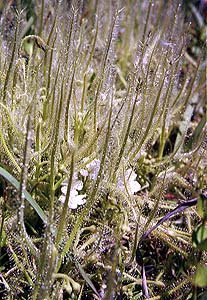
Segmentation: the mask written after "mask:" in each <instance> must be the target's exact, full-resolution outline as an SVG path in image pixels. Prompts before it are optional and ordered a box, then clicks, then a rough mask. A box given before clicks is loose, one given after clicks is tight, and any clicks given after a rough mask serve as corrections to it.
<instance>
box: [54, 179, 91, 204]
mask: <svg viewBox="0 0 207 300" xmlns="http://www.w3.org/2000/svg"><path fill="white" fill-rule="evenodd" d="M73 181H74V182H73V183H72V186H71V190H70V197H69V202H68V207H69V208H71V209H76V208H77V207H78V205H83V204H85V203H86V194H83V195H79V194H78V192H79V191H81V190H82V189H83V182H82V181H81V180H78V179H77V174H74V176H73ZM67 188H68V182H67V181H65V182H63V184H62V187H61V192H62V195H61V196H60V198H59V200H60V201H61V202H62V203H64V202H65V197H66V193H67Z"/></svg>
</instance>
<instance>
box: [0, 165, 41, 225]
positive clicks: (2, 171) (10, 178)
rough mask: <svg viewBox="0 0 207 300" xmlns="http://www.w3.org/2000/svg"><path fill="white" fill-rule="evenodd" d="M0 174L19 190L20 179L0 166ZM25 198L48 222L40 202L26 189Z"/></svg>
mask: <svg viewBox="0 0 207 300" xmlns="http://www.w3.org/2000/svg"><path fill="white" fill-rule="evenodd" d="M0 175H1V176H2V177H4V178H5V179H6V180H7V181H8V182H10V183H11V184H12V185H13V186H14V187H15V188H16V189H17V190H18V191H19V188H20V183H19V181H17V180H16V178H14V177H13V176H12V175H11V174H10V173H9V172H8V171H6V170H5V169H3V168H2V167H0ZM24 196H25V199H26V200H27V201H28V202H29V204H30V205H31V206H32V207H33V208H34V210H35V211H36V213H37V214H38V215H39V217H40V218H41V219H42V221H43V222H44V223H47V216H46V215H45V213H44V212H43V210H42V209H41V207H40V206H39V204H38V203H37V202H36V201H35V200H34V199H33V198H32V196H31V195H30V194H29V193H28V192H27V191H24Z"/></svg>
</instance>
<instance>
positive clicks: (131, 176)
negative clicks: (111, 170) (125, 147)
mask: <svg viewBox="0 0 207 300" xmlns="http://www.w3.org/2000/svg"><path fill="white" fill-rule="evenodd" d="M136 177H137V175H136V173H135V172H134V171H133V170H132V168H130V169H128V170H127V171H126V172H125V173H124V178H123V177H122V178H119V179H118V182H117V187H118V188H119V189H120V190H121V191H123V192H126V191H127V193H129V195H134V193H137V192H138V191H140V190H141V185H140V184H139V182H138V181H136Z"/></svg>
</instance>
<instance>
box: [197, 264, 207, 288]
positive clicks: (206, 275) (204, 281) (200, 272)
mask: <svg viewBox="0 0 207 300" xmlns="http://www.w3.org/2000/svg"><path fill="white" fill-rule="evenodd" d="M194 284H195V286H198V287H201V288H204V287H207V267H206V266H201V265H199V266H198V267H197V270H196V274H195V279H194Z"/></svg>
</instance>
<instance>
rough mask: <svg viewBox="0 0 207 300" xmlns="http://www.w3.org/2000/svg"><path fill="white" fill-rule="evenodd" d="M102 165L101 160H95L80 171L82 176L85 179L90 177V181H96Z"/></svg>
mask: <svg viewBox="0 0 207 300" xmlns="http://www.w3.org/2000/svg"><path fill="white" fill-rule="evenodd" d="M100 164H101V162H100V160H99V159H94V160H92V161H91V162H90V163H89V164H87V165H86V166H85V169H81V170H80V174H81V175H82V176H83V177H87V176H89V178H90V179H92V180H95V179H96V178H97V176H98V172H99V169H100Z"/></svg>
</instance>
